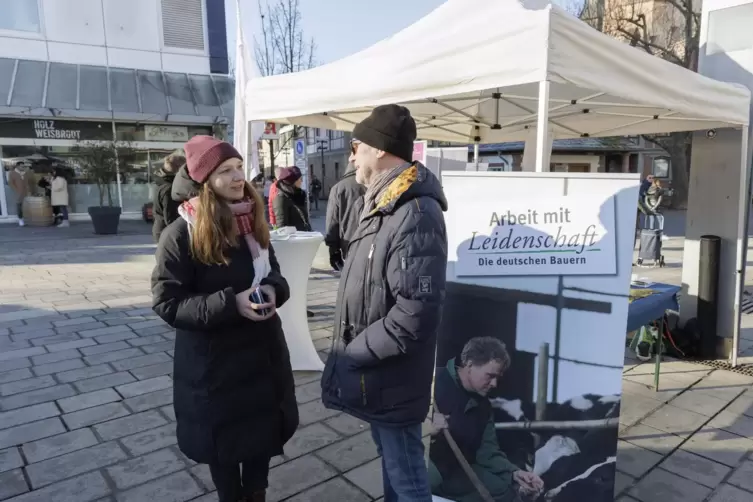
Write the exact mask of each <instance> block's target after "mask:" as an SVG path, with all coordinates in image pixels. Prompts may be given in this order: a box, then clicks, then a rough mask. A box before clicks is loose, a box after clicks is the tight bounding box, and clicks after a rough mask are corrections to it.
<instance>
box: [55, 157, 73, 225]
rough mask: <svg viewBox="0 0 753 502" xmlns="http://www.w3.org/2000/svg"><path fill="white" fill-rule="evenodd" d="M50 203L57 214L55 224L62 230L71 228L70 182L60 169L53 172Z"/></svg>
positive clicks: (57, 168)
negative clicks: (69, 214) (69, 217)
mask: <svg viewBox="0 0 753 502" xmlns="http://www.w3.org/2000/svg"><path fill="white" fill-rule="evenodd" d="M50 203H51V204H52V210H53V211H54V212H55V224H56V225H57V226H58V227H62V228H65V227H68V226H70V223H68V181H67V180H66V179H65V176H64V173H63V170H62V169H60V168H59V167H56V168H55V169H54V170H53V171H52V182H51V183H50Z"/></svg>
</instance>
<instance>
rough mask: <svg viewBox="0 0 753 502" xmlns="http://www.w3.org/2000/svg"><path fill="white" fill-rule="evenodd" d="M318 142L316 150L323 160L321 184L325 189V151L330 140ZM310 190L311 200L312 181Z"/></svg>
mask: <svg viewBox="0 0 753 502" xmlns="http://www.w3.org/2000/svg"><path fill="white" fill-rule="evenodd" d="M316 142H317V143H318V146H317V147H316V149H317V151H319V152H320V154H321V159H322V181H321V183H322V188H324V151H325V150H327V143H329V140H326V139H319V140H317V141H316ZM312 174H313V173H312ZM308 190H309V198H311V195H312V194H311V193H310V192H311V181H309V187H308ZM317 207H318V206H317Z"/></svg>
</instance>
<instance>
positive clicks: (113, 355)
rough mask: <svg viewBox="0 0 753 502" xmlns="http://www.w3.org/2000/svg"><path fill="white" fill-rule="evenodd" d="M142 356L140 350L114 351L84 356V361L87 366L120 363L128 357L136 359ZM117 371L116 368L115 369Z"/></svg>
mask: <svg viewBox="0 0 753 502" xmlns="http://www.w3.org/2000/svg"><path fill="white" fill-rule="evenodd" d="M141 355H144V353H143V352H142V351H141V349H138V348H129V349H123V350H116V351H114V352H105V353H104V354H96V355H94V356H86V357H84V360H85V361H86V363H87V364H89V365H92V366H93V365H95V364H103V363H111V362H113V361H120V360H122V359H128V358H129V357H137V356H141ZM116 369H118V368H116Z"/></svg>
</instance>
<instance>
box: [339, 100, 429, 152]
mask: <svg viewBox="0 0 753 502" xmlns="http://www.w3.org/2000/svg"><path fill="white" fill-rule="evenodd" d="M353 138H357V139H358V141H362V142H363V143H366V144H367V145H369V146H371V147H373V148H376V149H377V150H382V151H384V152H387V153H391V154H392V155H394V156H395V157H399V158H401V159H403V160H405V161H406V162H411V161H412V160H413V142H414V141H416V122H415V121H414V120H413V117H411V116H410V111H409V110H408V109H407V108H405V107H404V106H400V105H382V106H377V107H376V108H374V109H373V110H372V111H371V115H369V116H368V117H366V118H365V119H363V120H362V121H361V122H360V123H359V124H357V125H356V127H355V128H354V129H353Z"/></svg>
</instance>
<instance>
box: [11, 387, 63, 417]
mask: <svg viewBox="0 0 753 502" xmlns="http://www.w3.org/2000/svg"><path fill="white" fill-rule="evenodd" d="M75 394H76V391H75V390H73V387H71V386H70V385H68V384H63V385H56V386H54V387H47V388H45V389H38V390H33V391H31V392H24V393H21V394H14V395H12V396H8V397H3V398H0V410H3V411H7V410H14V409H16V408H23V407H25V406H31V405H33V404H39V403H44V402H47V401H54V400H56V399H63V398H65V397H70V396H73V395H75Z"/></svg>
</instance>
